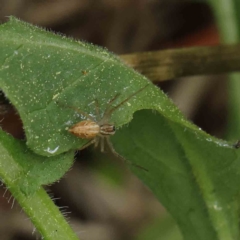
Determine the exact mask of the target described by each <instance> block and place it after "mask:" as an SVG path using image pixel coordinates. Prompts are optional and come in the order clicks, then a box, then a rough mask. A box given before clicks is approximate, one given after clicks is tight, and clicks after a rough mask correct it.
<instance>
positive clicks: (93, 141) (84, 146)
mask: <svg viewBox="0 0 240 240" xmlns="http://www.w3.org/2000/svg"><path fill="white" fill-rule="evenodd" d="M95 142H96V139H95V138H94V139H92V140H90V141H88V142H87V143H86V144H85V145H83V146H82V147H81V148H79V149H78V150H83V149H85V148H87V147H88V146H90V145H92V144H93V143H95Z"/></svg>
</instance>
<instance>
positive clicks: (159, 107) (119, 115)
mask: <svg viewBox="0 0 240 240" xmlns="http://www.w3.org/2000/svg"><path fill="white" fill-rule="evenodd" d="M0 34H1V39H0V44H1V46H4V48H1V49H0V62H1V67H0V87H1V89H3V91H4V93H5V94H6V96H7V97H8V98H9V99H10V101H11V102H12V103H13V105H14V106H15V107H16V109H17V110H18V112H19V114H20V116H21V119H22V121H23V124H24V128H25V132H26V136H27V144H28V146H29V147H30V148H31V149H32V150H33V151H34V152H36V153H38V154H40V155H44V156H54V155H58V156H61V155H59V154H60V153H61V154H62V153H64V152H66V151H69V150H71V149H77V148H80V147H81V146H83V145H84V144H85V143H86V141H85V140H83V139H80V138H77V137H76V136H73V135H71V134H70V133H69V132H68V131H67V128H69V127H71V126H72V125H73V124H75V123H77V122H79V121H81V120H82V119H83V116H81V114H79V113H78V112H77V111H75V110H74V109H72V108H78V109H80V110H81V111H84V112H86V113H87V114H90V115H92V116H93V117H96V107H95V105H94V102H95V99H97V100H98V102H99V106H100V107H99V110H100V113H101V114H102V113H103V112H104V111H105V109H106V107H107V104H108V102H109V101H110V100H111V99H112V98H113V97H114V96H115V95H116V94H117V93H120V96H119V98H118V99H116V101H115V102H113V103H112V104H113V105H114V106H116V105H117V104H118V103H120V102H121V101H123V100H124V99H126V98H127V97H129V96H130V95H131V94H133V93H134V92H136V91H138V90H139V89H141V88H142V87H143V86H145V85H146V84H149V85H150V86H149V87H147V88H145V89H144V90H143V91H141V92H140V93H138V94H137V95H135V96H134V97H133V98H131V99H130V100H129V101H127V103H125V104H124V105H122V106H121V107H120V108H119V109H117V110H116V111H114V112H113V114H112V116H111V120H110V121H111V123H114V124H115V126H116V127H117V132H116V135H115V136H113V137H112V139H111V140H112V142H113V146H114V148H115V149H116V151H117V152H118V153H120V154H121V155H122V156H123V157H124V158H125V159H127V160H128V161H131V162H132V163H133V164H130V165H129V166H130V167H131V169H132V171H133V172H134V173H135V174H136V175H137V176H138V177H139V178H140V179H141V180H142V181H143V182H144V183H145V184H146V185H147V186H149V188H150V189H151V190H152V191H153V192H154V193H155V195H156V196H157V197H158V199H159V200H160V201H161V202H162V203H163V204H164V206H165V207H166V208H167V209H168V211H169V212H170V213H171V214H172V215H173V216H174V218H175V220H176V221H177V223H178V224H179V226H180V228H181V230H182V233H183V235H184V237H185V239H189V240H192V239H196V240H208V239H209V240H219V239H221V240H230V239H238V238H239V229H238V211H237V210H238V208H239V204H238V201H237V200H238V196H239V187H238V185H239V179H240V178H239V170H238V169H240V168H239V164H240V161H239V156H238V155H239V153H238V151H237V150H236V149H234V148H233V147H232V146H231V145H230V144H228V143H227V142H225V141H222V140H218V139H215V138H213V137H211V136H210V135H208V134H206V133H205V132H203V131H201V129H198V127H196V126H195V125H193V124H191V123H190V122H188V121H186V120H185V119H184V117H183V116H182V114H181V113H180V112H179V110H178V109H177V108H176V107H175V106H174V104H173V103H172V102H171V101H170V100H169V99H168V98H167V97H166V96H165V95H164V94H163V93H162V92H161V91H159V89H158V88H157V87H155V86H153V85H152V84H151V83H149V82H148V80H147V79H146V78H144V77H143V76H141V75H140V74H138V73H136V72H134V71H133V70H132V69H130V68H129V67H127V66H126V65H124V64H123V63H122V62H121V61H120V60H119V59H118V58H117V57H116V56H114V55H112V54H110V53H109V52H107V51H106V50H104V49H101V48H99V47H96V46H92V45H90V44H86V43H82V42H76V41H73V40H71V39H70V40H69V39H66V38H65V37H61V36H57V35H53V34H51V33H49V32H46V31H44V30H42V29H39V28H36V27H33V26H31V25H29V24H26V23H23V22H20V21H18V20H16V19H14V18H11V20H10V21H9V22H8V23H6V24H4V25H2V26H1V27H0ZM64 106H66V107H64ZM68 107H72V108H68ZM141 109H151V110H144V111H139V112H137V113H136V114H135V115H134V119H133V120H132V115H133V113H134V112H136V111H137V110H141ZM152 110H154V112H152ZM131 120H132V121H131ZM130 121H131V122H130ZM129 122H130V123H129ZM126 123H129V125H128V126H126ZM120 127H121V128H120ZM49 159H52V158H49ZM134 164H135V165H139V166H141V167H144V168H145V169H147V170H148V171H144V170H143V169H140V168H138V167H136V166H134Z"/></svg>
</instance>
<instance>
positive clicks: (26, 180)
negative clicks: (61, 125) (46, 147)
mask: <svg viewBox="0 0 240 240" xmlns="http://www.w3.org/2000/svg"><path fill="white" fill-rule="evenodd" d="M0 144H1V146H0V152H1V158H0V176H1V178H2V180H3V181H4V182H6V184H7V183H8V182H9V181H13V182H15V184H16V185H17V186H18V187H19V188H20V190H21V191H22V193H24V194H26V195H29V194H33V193H34V192H36V191H37V190H38V189H39V188H40V187H41V185H47V184H50V183H53V182H55V181H57V180H58V179H59V178H61V177H62V175H63V174H64V173H65V172H66V171H67V170H68V169H69V168H70V167H71V166H72V163H73V155H74V152H73V151H69V152H67V153H64V154H61V155H59V156H55V157H51V158H48V157H43V156H40V155H37V154H35V153H33V152H32V151H31V150H30V149H28V148H27V147H26V144H25V143H24V142H21V141H17V140H15V139H14V138H13V137H11V136H9V135H7V134H6V133H5V132H3V131H2V130H0ZM5 155H6V156H7V155H8V156H11V158H9V159H10V160H9V159H8V160H6V159H5V158H6V157H5ZM7 176H10V177H11V180H10V179H8V177H7Z"/></svg>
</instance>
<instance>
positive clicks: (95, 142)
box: [94, 136, 100, 148]
mask: <svg viewBox="0 0 240 240" xmlns="http://www.w3.org/2000/svg"><path fill="white" fill-rule="evenodd" d="M99 140H100V139H99V137H98V136H96V137H95V139H94V147H95V148H96V147H97V146H98V144H99Z"/></svg>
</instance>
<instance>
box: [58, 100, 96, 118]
mask: <svg viewBox="0 0 240 240" xmlns="http://www.w3.org/2000/svg"><path fill="white" fill-rule="evenodd" d="M57 104H58V105H60V106H61V107H64V108H70V109H73V110H74V111H75V112H78V113H79V114H81V115H83V116H84V117H86V118H87V119H90V120H92V121H93V122H95V119H94V118H93V117H92V116H90V115H89V114H87V113H85V112H83V111H82V110H80V109H78V108H75V107H70V106H66V105H64V104H62V103H60V102H57Z"/></svg>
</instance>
